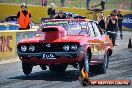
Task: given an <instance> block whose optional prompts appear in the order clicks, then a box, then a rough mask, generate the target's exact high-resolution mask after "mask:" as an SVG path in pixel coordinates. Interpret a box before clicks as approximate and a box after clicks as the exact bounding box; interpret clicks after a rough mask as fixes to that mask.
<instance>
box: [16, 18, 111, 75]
mask: <svg viewBox="0 0 132 88" xmlns="http://www.w3.org/2000/svg"><path fill="white" fill-rule="evenodd" d="M40 31H41V32H40ZM39 33H40V35H37V36H35V37H33V38H29V39H23V40H20V41H19V42H18V45H17V53H18V56H19V58H20V60H21V61H22V69H23V72H24V74H25V75H29V74H30V73H31V71H32V68H33V66H36V65H40V67H41V68H42V70H46V69H47V66H49V70H51V71H60V72H62V71H65V70H66V69H67V66H68V65H73V67H75V68H78V69H79V68H80V69H81V68H82V67H83V65H84V59H87V61H89V62H90V69H91V71H92V69H94V71H97V72H101V73H105V72H106V70H107V68H108V63H109V56H110V55H111V54H112V42H111V40H110V39H109V37H108V36H107V35H105V34H101V30H100V29H99V28H98V26H97V25H96V23H95V22H94V21H89V20H87V19H68V20H67V19H60V20H59V19H56V20H47V21H45V22H43V23H42V25H41V27H40V30H39Z"/></svg>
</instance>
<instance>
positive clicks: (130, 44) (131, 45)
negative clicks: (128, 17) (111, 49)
mask: <svg viewBox="0 0 132 88" xmlns="http://www.w3.org/2000/svg"><path fill="white" fill-rule="evenodd" d="M128 48H132V43H131V38H129V43H128Z"/></svg>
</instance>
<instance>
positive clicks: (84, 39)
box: [19, 35, 89, 44]
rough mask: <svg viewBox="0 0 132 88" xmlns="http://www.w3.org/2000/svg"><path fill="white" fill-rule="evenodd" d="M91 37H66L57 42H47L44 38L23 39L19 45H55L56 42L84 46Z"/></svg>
mask: <svg viewBox="0 0 132 88" xmlns="http://www.w3.org/2000/svg"><path fill="white" fill-rule="evenodd" d="M88 37H89V36H81V35H80V36H76V35H74V36H71V35H70V36H65V37H61V38H58V39H56V40H45V38H44V36H36V37H33V38H28V39H22V40H20V41H19V43H55V42H78V43H80V44H83V43H85V42H87V41H88Z"/></svg>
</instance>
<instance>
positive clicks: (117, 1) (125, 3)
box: [0, 0, 132, 10]
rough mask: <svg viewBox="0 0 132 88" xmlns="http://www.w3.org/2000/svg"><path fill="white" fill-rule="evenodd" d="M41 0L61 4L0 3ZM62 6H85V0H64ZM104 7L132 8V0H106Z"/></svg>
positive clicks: (0, 0)
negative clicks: (45, 2)
mask: <svg viewBox="0 0 132 88" xmlns="http://www.w3.org/2000/svg"><path fill="white" fill-rule="evenodd" d="M42 1H43V2H44V1H47V5H49V4H50V3H54V4H55V5H56V6H58V7H61V6H62V3H61V0H0V3H8V4H21V3H27V4H30V5H42ZM62 1H63V0H62ZM99 3H100V0H91V1H90V7H92V6H94V5H96V4H99ZM64 7H77V8H86V0H64ZM98 8H101V7H100V6H99V7H98ZM106 9H122V10H132V0H106Z"/></svg>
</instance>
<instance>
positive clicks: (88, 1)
mask: <svg viewBox="0 0 132 88" xmlns="http://www.w3.org/2000/svg"><path fill="white" fill-rule="evenodd" d="M89 4H90V0H86V8H87V10H89Z"/></svg>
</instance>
